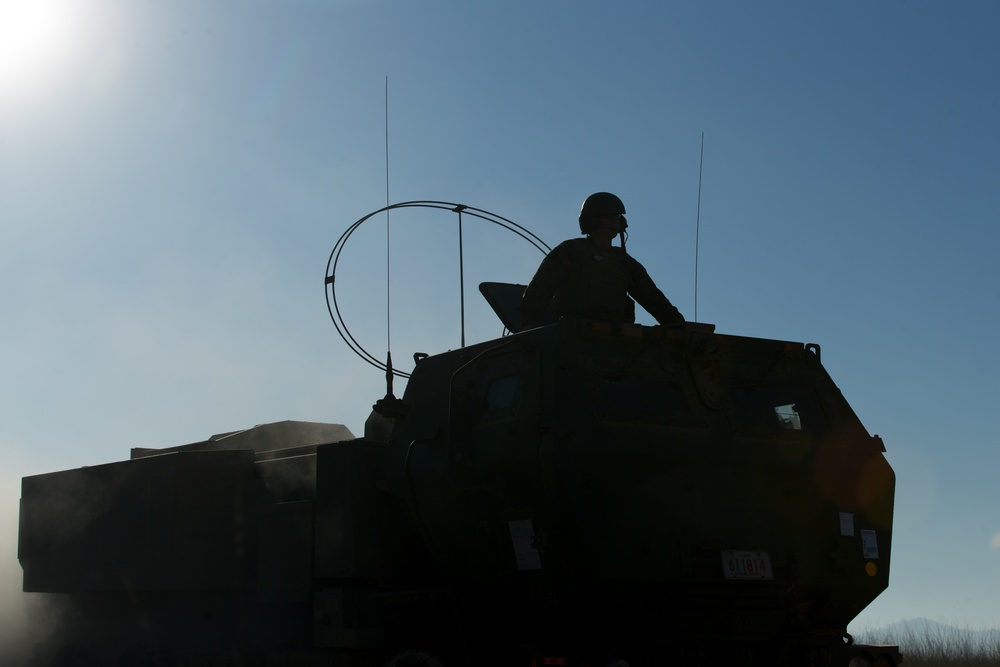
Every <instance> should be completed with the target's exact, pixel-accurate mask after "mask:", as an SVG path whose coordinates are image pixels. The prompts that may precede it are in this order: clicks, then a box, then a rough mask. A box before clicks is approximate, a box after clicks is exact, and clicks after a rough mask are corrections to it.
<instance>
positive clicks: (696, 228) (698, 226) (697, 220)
mask: <svg viewBox="0 0 1000 667" xmlns="http://www.w3.org/2000/svg"><path fill="white" fill-rule="evenodd" d="M704 165H705V133H704V132H702V133H701V156H700V157H699V158H698V213H697V215H696V217H695V223H694V321H695V322H697V321H698V236H699V234H700V233H701V170H702V167H703V166H704Z"/></svg>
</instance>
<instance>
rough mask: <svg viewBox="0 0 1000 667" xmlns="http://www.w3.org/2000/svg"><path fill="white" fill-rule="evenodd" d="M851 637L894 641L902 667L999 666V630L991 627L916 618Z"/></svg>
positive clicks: (870, 641) (866, 641)
mask: <svg viewBox="0 0 1000 667" xmlns="http://www.w3.org/2000/svg"><path fill="white" fill-rule="evenodd" d="M854 640H855V641H856V642H857V643H863V644H896V645H898V646H899V650H900V651H901V652H902V653H903V665H904V667H987V666H997V667H1000V630H995V629H988V630H972V629H963V628H956V627H952V626H950V625H944V624H941V623H935V622H933V621H928V620H926V619H918V620H914V621H904V622H902V623H898V624H896V625H894V626H892V627H891V628H887V629H883V630H874V631H863V632H861V633H858V634H856V635H855V637H854Z"/></svg>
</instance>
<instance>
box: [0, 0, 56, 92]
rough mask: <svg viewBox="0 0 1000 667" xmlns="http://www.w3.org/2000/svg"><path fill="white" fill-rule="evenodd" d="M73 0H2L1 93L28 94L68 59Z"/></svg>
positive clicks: (0, 9) (0, 33) (0, 26)
mask: <svg viewBox="0 0 1000 667" xmlns="http://www.w3.org/2000/svg"><path fill="white" fill-rule="evenodd" d="M72 9H73V6H72V3H65V2H57V1H55V0H0V96H3V97H8V96H12V95H21V94H27V93H29V92H30V91H31V90H32V89H34V88H35V87H36V86H40V85H43V84H44V83H45V82H46V81H47V80H49V79H50V77H51V76H52V75H53V74H55V73H56V72H57V71H58V69H59V66H60V65H61V64H62V63H63V62H65V61H66V60H67V56H68V55H69V53H70V52H71V46H72V41H73V36H74V35H73V12H72Z"/></svg>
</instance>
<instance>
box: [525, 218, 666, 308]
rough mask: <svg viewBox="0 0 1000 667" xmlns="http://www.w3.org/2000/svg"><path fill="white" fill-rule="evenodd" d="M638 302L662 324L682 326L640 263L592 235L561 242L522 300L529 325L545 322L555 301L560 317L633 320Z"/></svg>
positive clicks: (541, 267)
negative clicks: (546, 314) (550, 302)
mask: <svg viewBox="0 0 1000 667" xmlns="http://www.w3.org/2000/svg"><path fill="white" fill-rule="evenodd" d="M629 295H631V296H632V298H634V299H635V301H638V302H639V305H640V306H642V307H643V308H645V309H646V311H647V312H649V314H650V315H652V316H653V317H654V318H656V321H657V322H659V323H660V324H680V323H683V322H684V316H683V315H681V314H680V312H679V311H678V310H677V308H675V307H674V305H673V304H672V303H670V300H669V299H667V297H666V296H664V294H663V292H661V291H660V290H659V288H657V287H656V284H655V283H654V282H653V279H652V278H650V277H649V274H648V273H646V269H645V268H643V266H642V264H640V263H639V262H638V261H636V260H635V259H634V258H632V256H631V255H629V254H628V253H627V252H625V251H624V250H622V249H621V248H618V247H614V246H611V247H607V248H601V247H599V246H598V245H597V244H595V243H594V242H593V241H592V240H591V239H590V238H589V237H588V238H582V239H571V240H569V241H564V242H562V243H560V244H559V245H558V246H556V247H555V249H553V250H552V252H550V253H549V254H548V255H546V257H545V259H544V260H542V263H541V265H540V266H539V267H538V271H536V272H535V276H534V278H532V279H531V283H530V284H529V285H528V287H527V289H525V290H524V297H523V299H522V301H521V312H522V313H523V314H524V319H525V324H526V326H527V327H535V326H538V325H540V324H541V323H542V318H543V316H544V314H545V309H546V307H547V306H548V304H549V300H550V299H551V300H552V312H553V314H554V315H555V316H556V317H557V318H558V317H563V316H566V317H578V318H585V319H594V320H607V321H612V322H634V321H635V302H633V301H632V299H630V298H629Z"/></svg>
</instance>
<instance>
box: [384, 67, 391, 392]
mask: <svg viewBox="0 0 1000 667" xmlns="http://www.w3.org/2000/svg"><path fill="white" fill-rule="evenodd" d="M390 266H392V264H391V262H390V257H389V75H388V74H386V75H385V349H386V353H385V358H386V361H385V366H386V372H385V385H386V386H385V395H386V397H387V398H388V397H389V396H392V395H393V393H392V377H393V373H392V323H391V320H390V317H391V312H392V310H391V308H390V304H391V302H390V300H389V295H390V287H389V285H390V283H389V267H390Z"/></svg>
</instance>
